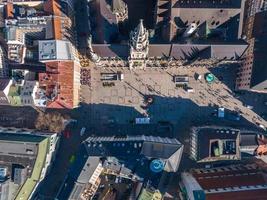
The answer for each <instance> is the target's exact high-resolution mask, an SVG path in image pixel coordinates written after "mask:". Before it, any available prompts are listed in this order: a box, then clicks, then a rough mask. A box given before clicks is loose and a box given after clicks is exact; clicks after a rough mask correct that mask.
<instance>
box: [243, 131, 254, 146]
mask: <svg viewBox="0 0 267 200" xmlns="http://www.w3.org/2000/svg"><path fill="white" fill-rule="evenodd" d="M240 146H258V141H257V135H256V134H255V133H251V134H241V135H240Z"/></svg>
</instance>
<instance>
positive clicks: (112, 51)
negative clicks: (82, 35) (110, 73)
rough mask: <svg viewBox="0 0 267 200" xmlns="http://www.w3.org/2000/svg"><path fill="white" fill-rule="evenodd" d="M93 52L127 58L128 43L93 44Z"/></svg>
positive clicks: (104, 55)
mask: <svg viewBox="0 0 267 200" xmlns="http://www.w3.org/2000/svg"><path fill="white" fill-rule="evenodd" d="M92 48H93V50H94V52H95V53H96V54H97V55H99V56H100V57H119V58H122V59H123V58H127V57H128V54H129V46H128V45H120V44H93V45H92Z"/></svg>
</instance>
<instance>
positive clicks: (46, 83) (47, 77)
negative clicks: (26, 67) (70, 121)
mask: <svg viewBox="0 0 267 200" xmlns="http://www.w3.org/2000/svg"><path fill="white" fill-rule="evenodd" d="M73 70H74V62H73V61H53V62H47V63H46V73H40V74H39V84H40V87H44V88H46V94H47V95H49V94H51V92H52V90H53V88H54V87H57V91H58V96H57V97H56V99H55V102H56V103H54V104H52V102H51V103H50V104H48V107H58V108H60V107H65V108H72V107H73V79H74V75H73Z"/></svg>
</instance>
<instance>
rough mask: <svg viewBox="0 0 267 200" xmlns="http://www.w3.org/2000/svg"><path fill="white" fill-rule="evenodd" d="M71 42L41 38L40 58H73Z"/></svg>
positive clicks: (42, 59) (41, 59)
mask: <svg viewBox="0 0 267 200" xmlns="http://www.w3.org/2000/svg"><path fill="white" fill-rule="evenodd" d="M72 59H73V55H72V50H71V44H70V42H68V41H63V40H39V60H40V61H44V60H72Z"/></svg>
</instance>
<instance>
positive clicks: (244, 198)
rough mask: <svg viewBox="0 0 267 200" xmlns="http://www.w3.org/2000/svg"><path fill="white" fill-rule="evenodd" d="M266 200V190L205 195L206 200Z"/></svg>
mask: <svg viewBox="0 0 267 200" xmlns="http://www.w3.org/2000/svg"><path fill="white" fill-rule="evenodd" d="M226 199H229V200H230V199H234V200H266V199H267V189H264V190H247V191H240V192H224V193H213V194H206V200H226Z"/></svg>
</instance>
